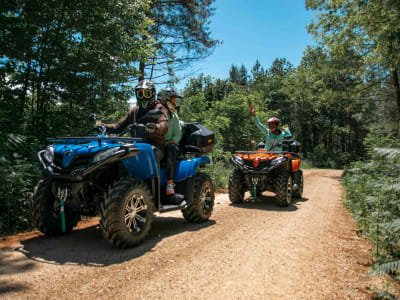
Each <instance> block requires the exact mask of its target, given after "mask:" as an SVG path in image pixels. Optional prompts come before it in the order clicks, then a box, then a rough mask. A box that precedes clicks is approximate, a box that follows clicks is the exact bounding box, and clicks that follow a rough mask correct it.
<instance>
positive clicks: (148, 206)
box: [100, 178, 153, 248]
mask: <svg viewBox="0 0 400 300" xmlns="http://www.w3.org/2000/svg"><path fill="white" fill-rule="evenodd" d="M151 201H152V196H151V192H150V190H149V188H148V187H147V185H146V184H145V183H143V182H142V181H140V180H137V179H133V178H121V179H120V180H119V181H118V182H117V183H116V184H115V185H114V186H113V188H112V190H111V192H110V194H109V195H108V197H106V199H105V200H104V201H103V202H102V203H101V205H100V217H101V219H100V228H101V230H102V233H103V236H104V237H105V238H106V239H107V241H108V242H109V243H111V244H112V245H113V246H114V247H117V248H128V247H132V246H135V245H137V244H139V243H141V242H142V241H143V240H144V239H145V238H146V236H147V234H148V232H149V231H150V228H151V222H152V219H153V211H152V202H151Z"/></svg>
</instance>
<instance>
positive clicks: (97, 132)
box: [93, 124, 107, 134]
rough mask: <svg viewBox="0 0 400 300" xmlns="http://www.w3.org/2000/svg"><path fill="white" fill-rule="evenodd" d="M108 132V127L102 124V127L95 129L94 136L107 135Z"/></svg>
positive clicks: (98, 126)
mask: <svg viewBox="0 0 400 300" xmlns="http://www.w3.org/2000/svg"><path fill="white" fill-rule="evenodd" d="M106 131H107V128H106V126H104V124H100V125H97V126H95V127H93V133H94V134H105V133H106Z"/></svg>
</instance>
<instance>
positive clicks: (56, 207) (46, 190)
mask: <svg viewBox="0 0 400 300" xmlns="http://www.w3.org/2000/svg"><path fill="white" fill-rule="evenodd" d="M32 219H33V223H34V225H35V227H36V228H37V229H39V230H40V231H41V232H43V233H44V235H47V236H56V235H60V234H62V226H61V205H60V200H59V199H56V198H55V197H54V196H53V193H52V192H51V182H50V181H49V180H41V181H40V182H39V183H38V185H37V186H36V187H35V189H34V193H33V214H32ZM79 219H80V216H79V214H77V213H74V212H73V211H72V210H68V209H65V231H66V232H70V231H72V228H74V227H75V226H76V224H77V223H78V221H79Z"/></svg>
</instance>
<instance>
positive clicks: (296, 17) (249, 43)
mask: <svg viewBox="0 0 400 300" xmlns="http://www.w3.org/2000/svg"><path fill="white" fill-rule="evenodd" d="M214 7H215V8H216V11H215V15H214V16H213V17H212V19H211V25H210V30H211V36H212V37H213V38H214V39H218V40H221V41H223V44H222V45H221V46H219V47H217V48H216V49H215V50H214V52H213V54H211V56H209V57H208V58H207V59H205V60H204V61H201V62H197V63H195V64H193V70H192V71H193V72H194V74H193V75H192V76H197V75H198V74H200V73H204V74H205V75H211V76H212V77H215V78H227V77H228V76H229V69H230V67H231V65H232V64H235V65H237V66H241V65H242V64H244V65H245V67H246V68H247V70H248V71H249V72H250V70H251V68H252V67H253V65H254V63H255V62H256V60H257V59H258V60H259V61H260V63H261V65H262V66H263V67H264V68H269V67H270V66H271V64H272V62H273V61H274V60H275V58H282V57H286V58H287V59H288V60H289V61H290V62H291V63H292V64H293V65H295V66H297V65H298V64H299V63H300V60H301V57H302V55H303V50H304V49H305V48H306V46H307V45H311V44H313V39H312V36H311V35H310V34H308V33H307V30H306V28H305V26H306V25H307V24H309V23H310V21H311V19H312V17H313V13H312V12H310V11H307V10H306V9H305V5H304V0H216V2H215V4H214ZM185 81H186V80H185ZM185 81H183V82H181V83H180V84H178V85H177V88H178V89H181V88H183V87H184V85H185Z"/></svg>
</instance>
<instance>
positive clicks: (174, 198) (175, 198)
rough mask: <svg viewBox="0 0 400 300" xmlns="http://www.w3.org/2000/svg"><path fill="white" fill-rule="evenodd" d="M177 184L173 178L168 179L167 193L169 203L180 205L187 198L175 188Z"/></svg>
mask: <svg viewBox="0 0 400 300" xmlns="http://www.w3.org/2000/svg"><path fill="white" fill-rule="evenodd" d="M174 186H175V184H174V183H173V181H172V180H168V184H167V189H166V191H165V194H166V195H167V201H168V204H172V205H180V204H182V202H183V201H184V200H185V197H184V196H183V195H181V194H176V193H175V189H174Z"/></svg>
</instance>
